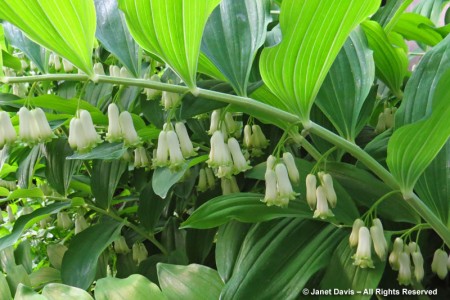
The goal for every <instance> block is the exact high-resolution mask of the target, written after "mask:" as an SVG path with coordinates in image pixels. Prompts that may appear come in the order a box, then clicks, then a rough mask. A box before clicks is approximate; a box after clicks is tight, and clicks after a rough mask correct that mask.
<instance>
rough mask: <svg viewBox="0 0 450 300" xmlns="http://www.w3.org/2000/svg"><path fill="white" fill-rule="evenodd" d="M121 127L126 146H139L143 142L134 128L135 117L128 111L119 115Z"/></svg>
mask: <svg viewBox="0 0 450 300" xmlns="http://www.w3.org/2000/svg"><path fill="white" fill-rule="evenodd" d="M119 123H120V128H121V130H122V136H123V141H124V144H125V146H137V145H139V143H140V142H141V140H140V138H139V136H138V134H137V132H136V129H134V124H133V118H132V117H131V114H130V113H129V112H127V111H123V112H122V113H120V115H119Z"/></svg>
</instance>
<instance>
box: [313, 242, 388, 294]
mask: <svg viewBox="0 0 450 300" xmlns="http://www.w3.org/2000/svg"><path fill="white" fill-rule="evenodd" d="M355 251H356V249H352V248H350V245H349V243H348V238H347V236H346V237H344V239H343V240H342V241H341V243H340V244H339V246H338V247H337V248H336V250H335V251H334V253H333V256H332V257H331V260H330V264H329V266H328V268H327V270H326V272H325V276H324V278H323V279H322V281H321V283H320V288H321V289H324V290H326V289H340V290H352V291H353V292H355V294H354V295H353V296H351V299H355V300H356V299H358V300H362V299H366V300H369V299H371V298H372V295H363V294H357V293H356V292H357V291H364V290H365V289H375V288H377V287H378V284H379V282H380V280H381V277H382V276H383V272H384V267H385V265H386V260H382V261H381V260H379V259H375V269H371V268H365V269H362V268H359V267H355V266H354V265H353V259H352V256H353V255H354V254H355ZM337 274H339V276H336V275H337ZM327 298H329V296H328V297H325V296H324V297H323V299H327ZM321 299H322V297H321Z"/></svg>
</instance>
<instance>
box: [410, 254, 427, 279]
mask: <svg viewBox="0 0 450 300" xmlns="http://www.w3.org/2000/svg"><path fill="white" fill-rule="evenodd" d="M411 257H412V261H413V264H414V277H415V278H416V280H417V282H421V281H422V280H423V277H424V276H425V271H424V269H423V256H422V253H420V249H419V248H417V249H416V251H414V252H412V253H411Z"/></svg>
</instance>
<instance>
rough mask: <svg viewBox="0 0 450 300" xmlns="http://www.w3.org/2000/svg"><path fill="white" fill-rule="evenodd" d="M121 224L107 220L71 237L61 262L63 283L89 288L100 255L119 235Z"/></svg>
mask: <svg viewBox="0 0 450 300" xmlns="http://www.w3.org/2000/svg"><path fill="white" fill-rule="evenodd" d="M122 226H123V224H121V223H117V222H115V221H112V220H107V221H105V222H102V223H99V224H96V225H94V226H91V227H89V228H87V229H85V230H83V231H82V232H80V233H79V234H77V235H76V236H75V237H73V238H72V240H71V242H70V246H69V250H67V252H66V253H65V254H64V258H63V262H62V267H61V278H62V281H63V283H64V284H68V285H71V286H74V287H79V288H82V289H87V288H89V286H90V285H91V283H92V281H94V278H95V274H96V271H97V262H98V259H99V257H100V255H101V254H102V253H103V251H104V250H105V249H106V247H108V246H109V245H111V243H112V242H113V241H115V240H116V239H117V238H118V237H119V236H120V230H121V229H122ZM86 254H88V255H86Z"/></svg>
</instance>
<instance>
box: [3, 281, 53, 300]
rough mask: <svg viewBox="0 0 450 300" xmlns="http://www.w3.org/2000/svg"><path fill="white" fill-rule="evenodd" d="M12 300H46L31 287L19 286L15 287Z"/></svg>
mask: <svg viewBox="0 0 450 300" xmlns="http://www.w3.org/2000/svg"><path fill="white" fill-rule="evenodd" d="M5 299H8V298H5ZM14 300H48V299H47V298H46V297H44V296H42V295H39V294H38V293H37V292H35V291H34V290H33V289H32V288H31V287H29V286H26V285H23V284H19V286H17V291H16V296H15V297H14Z"/></svg>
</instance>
